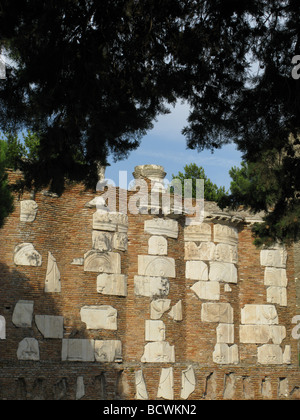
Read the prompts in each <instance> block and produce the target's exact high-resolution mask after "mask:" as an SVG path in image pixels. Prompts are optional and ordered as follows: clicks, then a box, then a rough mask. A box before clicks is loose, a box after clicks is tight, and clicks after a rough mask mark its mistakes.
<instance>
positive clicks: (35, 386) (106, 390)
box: [0, 262, 124, 400]
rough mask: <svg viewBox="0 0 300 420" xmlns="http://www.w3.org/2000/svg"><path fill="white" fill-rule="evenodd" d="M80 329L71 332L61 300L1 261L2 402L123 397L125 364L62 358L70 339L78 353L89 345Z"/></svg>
mask: <svg viewBox="0 0 300 420" xmlns="http://www.w3.org/2000/svg"><path fill="white" fill-rule="evenodd" d="M35 283H36V284H35ZM73 327H74V328H73ZM77 327H78V326H75V325H74V326H70V325H69V326H68V331H69V333H66V328H65V325H64V317H63V308H62V307H60V305H59V304H58V303H57V301H56V296H54V295H53V294H52V293H45V291H44V288H41V287H40V286H39V285H38V282H36V281H35V279H34V277H33V279H30V278H29V276H28V275H24V273H22V272H21V271H18V270H17V269H16V268H14V269H11V268H9V267H8V266H7V265H5V264H3V263H1V262H0V366H1V369H0V400H76V399H77V400H79V399H92V400H105V399H123V397H124V395H123V386H122V373H123V371H122V369H121V366H120V370H117V369H116V368H115V365H113V364H111V365H108V364H106V365H105V364H103V363H99V362H97V363H95V362H94V363H93V362H92V363H85V362H82V363H78V362H75V361H72V360H70V359H69V360H65V361H63V360H62V358H63V353H64V345H63V339H65V338H66V336H68V338H69V339H70V338H73V340H72V341H73V342H72V345H73V351H74V352H75V353H76V351H78V348H77V346H80V345H83V343H87V342H88V338H89V337H87V332H86V330H84V328H80V329H79V330H78V328H77ZM75 340H76V342H75ZM66 341H67V340H66ZM66 341H65V343H66ZM70 341H71V340H70Z"/></svg>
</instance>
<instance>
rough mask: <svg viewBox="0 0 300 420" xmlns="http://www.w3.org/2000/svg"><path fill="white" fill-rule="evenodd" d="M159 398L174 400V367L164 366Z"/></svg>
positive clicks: (158, 392)
mask: <svg viewBox="0 0 300 420" xmlns="http://www.w3.org/2000/svg"><path fill="white" fill-rule="evenodd" d="M157 398H164V399H166V400H174V375H173V368H162V370H161V374H160V380H159V387H158V391H157Z"/></svg>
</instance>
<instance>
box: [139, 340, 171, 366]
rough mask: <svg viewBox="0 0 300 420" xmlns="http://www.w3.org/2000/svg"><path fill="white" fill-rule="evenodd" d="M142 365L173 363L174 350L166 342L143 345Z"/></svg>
mask: <svg viewBox="0 0 300 420" xmlns="http://www.w3.org/2000/svg"><path fill="white" fill-rule="evenodd" d="M141 362H142V363H175V348H174V346H171V345H170V344H169V343H168V342H166V341H157V342H152V343H148V344H146V345H145V350H144V354H143V356H142V359H141Z"/></svg>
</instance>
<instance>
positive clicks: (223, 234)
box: [214, 224, 239, 245]
mask: <svg viewBox="0 0 300 420" xmlns="http://www.w3.org/2000/svg"><path fill="white" fill-rule="evenodd" d="M238 240H239V236H238V230H237V229H236V228H234V227H230V226H226V225H220V224H216V225H214V242H221V243H223V244H228V245H237V244H238Z"/></svg>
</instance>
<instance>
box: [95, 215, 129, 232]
mask: <svg viewBox="0 0 300 420" xmlns="http://www.w3.org/2000/svg"><path fill="white" fill-rule="evenodd" d="M93 229H94V230H104V231H108V232H117V231H118V232H122V233H127V231H128V216H127V215H126V214H122V213H115V212H106V211H102V210H97V211H96V213H94V215H93Z"/></svg>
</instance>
